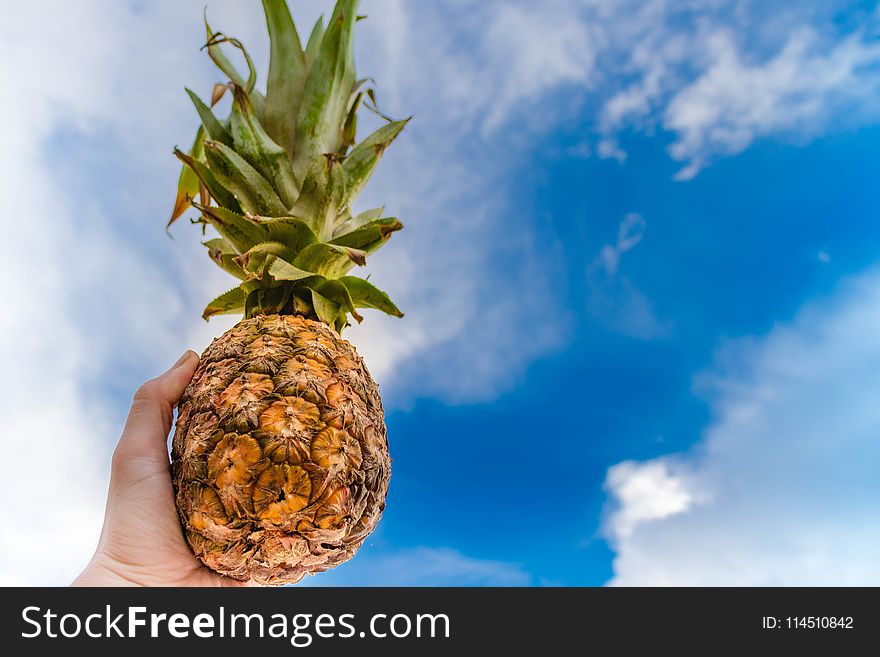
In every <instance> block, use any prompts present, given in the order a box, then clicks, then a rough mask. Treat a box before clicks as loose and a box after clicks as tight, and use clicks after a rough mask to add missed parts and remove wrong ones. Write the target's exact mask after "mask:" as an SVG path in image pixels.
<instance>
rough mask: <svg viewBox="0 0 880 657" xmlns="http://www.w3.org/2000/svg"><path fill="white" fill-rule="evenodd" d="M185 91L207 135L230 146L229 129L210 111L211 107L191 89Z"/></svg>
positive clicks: (230, 136)
mask: <svg viewBox="0 0 880 657" xmlns="http://www.w3.org/2000/svg"><path fill="white" fill-rule="evenodd" d="M186 93H187V94H188V95H189V98H190V100H191V101H192V103H193V105H195V107H196V112H198V114H199V118H200V119H201V120H202V125H203V126H204V127H205V130H207V132H208V136H209V137H210V138H211V139H213V140H214V141H219V142H221V143H223V144H226V145H227V146H232V135H230V134H229V131H227V130H226V128H225V127H224V126H223V124H222V123H220V121H219V120H218V119H217V117H216V116H214V112H212V111H211V108H210V107H208V106H207V105H206V104H205V103H204V102H203V101H202V99H201V98H199V97H198V95H196V93H195V92H194V91H193V90H192V89H189V88H186Z"/></svg>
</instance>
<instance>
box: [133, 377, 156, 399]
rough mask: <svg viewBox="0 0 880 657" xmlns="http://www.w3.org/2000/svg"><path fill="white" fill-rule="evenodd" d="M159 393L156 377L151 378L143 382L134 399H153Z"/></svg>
mask: <svg viewBox="0 0 880 657" xmlns="http://www.w3.org/2000/svg"><path fill="white" fill-rule="evenodd" d="M158 395H159V383H158V382H157V381H156V380H155V379H150V380H149V381H147V382H146V383H142V384H141V385H140V386H139V387H138V389H137V390H135V393H134V401H136V402H137V401H153V400H155V399H156V398H157V397H158Z"/></svg>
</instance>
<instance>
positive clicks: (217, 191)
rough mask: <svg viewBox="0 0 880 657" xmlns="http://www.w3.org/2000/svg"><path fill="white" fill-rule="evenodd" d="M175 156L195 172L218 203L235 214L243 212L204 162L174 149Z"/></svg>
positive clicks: (233, 197)
mask: <svg viewBox="0 0 880 657" xmlns="http://www.w3.org/2000/svg"><path fill="white" fill-rule="evenodd" d="M174 154H175V155H176V156H177V158H178V159H179V160H180V161H181V162H183V163H184V164H185V165H186V166H188V167H189V168H190V169H192V170H193V171H194V172H195V174H196V176H197V177H198V178H199V180H200V181H201V182H202V183H203V184H204V185H205V187H206V188H207V190H208V193H209V194H210V195H211V197H212V198H214V199H215V200H216V201H217V203H219V204H220V205H222V206H223V207H226V208H229V209H230V210H233V211H235V212H239V211H240V210H241V206H240V205H239V204H238V201H237V200H236V198H235V196H233V195H232V193H230V192H229V190H227V189H226V188H225V187H223V185H221V184H220V183H219V182H218V181H217V178H215V177H214V174H213V173H212V172H211V170H210V168H208V166H207V165H206V164H205V163H204V162H201V161H199V160H197V159H195V158H193V157H191V156H189V155H187V154H186V153H184V152H183V151H181V150H180V149H179V148H175V149H174ZM190 203H192V202H190Z"/></svg>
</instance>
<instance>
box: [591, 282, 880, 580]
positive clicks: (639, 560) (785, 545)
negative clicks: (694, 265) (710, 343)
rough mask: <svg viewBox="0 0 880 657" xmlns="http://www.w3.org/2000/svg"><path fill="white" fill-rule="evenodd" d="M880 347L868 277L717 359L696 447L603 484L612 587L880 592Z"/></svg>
mask: <svg viewBox="0 0 880 657" xmlns="http://www.w3.org/2000/svg"><path fill="white" fill-rule="evenodd" d="M878 336H880V274H878V273H877V272H876V271H875V272H872V273H869V274H866V275H864V276H862V277H861V278H858V279H856V280H854V281H852V282H850V283H848V284H846V285H844V286H843V287H842V288H841V289H840V290H839V291H838V292H837V293H836V294H835V295H834V297H833V298H831V299H829V300H826V301H823V302H820V303H815V304H812V305H810V306H809V307H807V308H806V309H804V310H803V311H802V312H801V313H800V314H799V315H798V317H797V318H796V319H795V320H794V321H793V322H791V323H789V324H787V325H781V326H779V327H777V328H775V329H774V330H773V331H772V332H771V333H769V334H768V335H767V336H765V337H762V338H760V339H754V340H743V341H739V342H734V343H732V344H730V345H728V347H727V348H726V349H725V350H724V351H723V352H722V354H721V355H720V356H719V365H718V367H717V368H716V370H715V371H714V372H712V373H711V374H709V375H706V376H704V377H702V380H701V387H702V388H703V389H706V390H707V391H708V390H711V391H713V394H714V395H715V396H716V399H715V403H714V407H715V416H716V419H715V420H714V421H713V423H712V425H711V426H710V427H709V428H708V429H707V430H706V432H705V435H704V437H703V439H702V440H701V441H700V442H699V443H698V444H697V445H695V446H694V447H693V448H692V449H691V450H689V451H688V452H686V453H684V454H676V455H670V456H666V457H662V458H659V459H655V460H651V461H646V462H643V463H634V462H627V463H623V464H620V465H617V466H614V467H613V468H611V469H610V470H609V472H608V477H607V480H606V488H607V489H608V491H609V493H610V495H611V502H610V507H609V513H608V517H607V523H606V532H607V535H608V537H609V540H610V542H611V544H612V546H613V548H614V550H615V552H616V557H615V559H614V578H613V579H612V581H611V583H612V584H618V585H736V586H742V585H758V586H760V585H836V586H840V585H844V586H846V585H870V584H872V583H874V584H876V583H878V582H880V568H878V565H877V558H876V553H877V544H878V541H880V523H878V522H877V518H878V515H877V508H878V505H880V491H878V488H877V485H876V481H877V477H876V470H877V463H878V462H880V443H878V441H877V436H878V435H880V406H878V404H877V403H876V400H877V395H878V385H877V371H878V364H880V337H878Z"/></svg>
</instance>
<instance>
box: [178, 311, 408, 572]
mask: <svg viewBox="0 0 880 657" xmlns="http://www.w3.org/2000/svg"><path fill="white" fill-rule="evenodd" d="M172 470H173V476H174V488H175V496H176V501H177V508H178V512H179V515H180V519H181V522H182V524H183V527H184V530H185V531H184V533H185V535H186V537H187V540H188V542H189V544H190V546H191V547H192V549H193V551H194V552H195V554H196V556H197V557H198V558H199V559H200V560H201V561H202V562H203V563H204V564H205V565H207V566H208V567H210V568H212V569H213V570H216V571H217V572H219V573H221V574H223V575H227V576H229V577H232V578H235V579H239V580H253V581H255V582H258V583H263V584H286V583H292V582H296V581H299V580H300V579H301V578H302V577H303V576H304V575H306V574H308V573H315V572H320V571H323V570H327V569H328V568H331V567H333V566H335V565H338V564H340V563H342V562H343V561H346V560H348V559H350V558H351V557H352V556H353V555H354V553H355V552H356V551H357V549H358V548H359V547H360V545H361V544H362V543H363V541H364V539H365V538H366V536H367V535H368V534H369V533H370V532H371V531H372V530H373V528H374V527H375V526H376V524H377V523H378V521H379V518H380V516H381V514H382V511H383V509H384V508H385V496H386V493H387V489H388V480H389V478H390V474H391V460H390V458H389V456H388V445H387V439H386V434H385V424H384V417H383V411H382V402H381V398H380V397H379V391H378V388H377V386H376V383H375V382H374V381H373V379H372V378H371V377H370V374H369V372H368V371H367V369H366V367H365V365H364V363H363V361H362V360H361V358H360V356H359V355H358V354H357V352H356V351H355V349H354V347H352V346H351V344H349V343H348V342H347V341H345V340H343V339H341V338H340V337H339V336H338V334H337V333H335V332H334V331H333V330H331V329H330V328H329V327H327V326H326V325H324V324H323V323H321V322H315V321H311V320H308V319H304V318H302V317H297V316H292V315H286V316H277V315H275V316H258V317H254V318H252V319H246V320H242V321H241V322H239V323H238V324H237V325H236V326H235V327H233V328H232V329H230V330H229V331H227V332H226V333H225V334H224V335H223V336H221V337H220V338H218V339H216V340H215V341H214V342H213V343H212V344H211V345H210V346H209V347H208V349H207V350H205V352H204V354H203V355H202V359H201V361H200V363H199V367H198V369H197V371H196V373H195V376H194V377H193V380H192V382H191V383H190V385H189V386H188V387H187V389H186V392H185V393H184V395H183V398H182V399H181V402H180V406H179V409H178V419H177V425H176V431H175V434H174V438H173V440H172Z"/></svg>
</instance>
